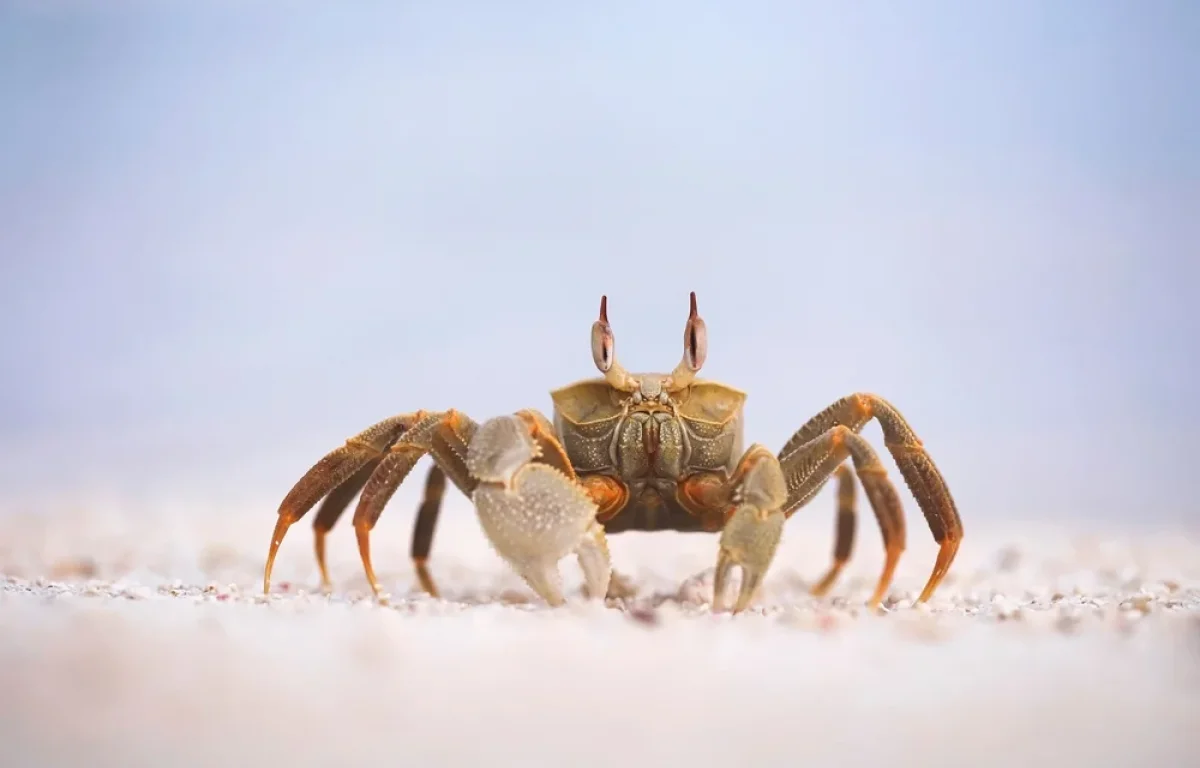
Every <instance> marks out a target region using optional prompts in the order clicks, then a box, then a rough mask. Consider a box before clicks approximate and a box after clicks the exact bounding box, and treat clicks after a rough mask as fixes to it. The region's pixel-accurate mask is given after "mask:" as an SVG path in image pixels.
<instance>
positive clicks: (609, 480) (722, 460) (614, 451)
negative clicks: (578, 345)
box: [550, 374, 746, 533]
mask: <svg viewBox="0 0 1200 768" xmlns="http://www.w3.org/2000/svg"><path fill="white" fill-rule="evenodd" d="M636 378H637V379H638V380H639V381H638V389H637V390H635V392H634V394H633V395H632V396H630V395H626V394H625V393H623V392H621V391H620V390H617V389H615V388H613V387H612V386H611V385H610V384H609V383H608V382H607V381H605V380H604V379H589V380H586V381H581V382H578V383H576V384H572V385H569V386H567V387H563V388H561V389H557V390H554V391H553V392H551V393H550V397H551V399H552V400H553V402H554V426H555V430H556V432H557V433H558V435H559V438H560V439H561V440H562V444H563V448H564V449H565V450H566V452H567V456H568V457H569V458H570V460H571V463H572V464H573V465H574V467H575V471H576V472H577V473H578V474H579V476H580V478H581V479H582V481H583V482H584V483H585V484H589V485H590V486H592V487H597V488H604V489H607V490H608V495H607V496H605V497H604V499H605V500H607V504H606V505H605V506H603V507H602V508H601V510H600V512H599V515H598V516H599V520H600V522H601V523H602V524H603V525H604V528H605V530H606V531H608V532H610V533H617V532H620V531H662V530H671V531H704V530H710V531H711V530H715V529H714V528H713V526H711V525H709V526H707V527H706V526H705V524H704V522H705V521H704V519H703V518H702V516H701V515H698V514H697V511H696V508H695V507H694V506H689V504H688V501H687V497H686V496H684V495H682V494H681V486H682V484H683V483H684V482H685V480H686V479H687V478H688V477H690V476H692V475H694V474H695V473H712V474H715V475H720V476H722V477H725V478H728V477H729V476H730V475H731V474H732V473H733V471H734V469H735V467H736V466H737V461H738V459H739V458H740V457H741V454H742V450H743V426H742V423H743V418H742V403H743V402H744V401H745V399H746V396H745V394H744V393H742V392H740V391H738V390H736V389H733V388H732V387H727V386H725V385H723V384H718V383H716V382H709V381H694V382H692V383H691V384H689V385H688V386H687V387H686V388H684V389H682V390H679V391H677V392H675V393H668V391H667V390H666V389H665V388H663V387H662V386H661V383H662V381H663V380H665V379H667V378H668V377H666V376H661V375H658V374H641V375H640V376H637V377H636Z"/></svg>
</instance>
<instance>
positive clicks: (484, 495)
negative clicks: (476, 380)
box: [467, 416, 611, 606]
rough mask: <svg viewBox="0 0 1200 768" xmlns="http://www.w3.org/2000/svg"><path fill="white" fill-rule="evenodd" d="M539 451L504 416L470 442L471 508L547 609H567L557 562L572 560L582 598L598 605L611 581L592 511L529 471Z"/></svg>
mask: <svg viewBox="0 0 1200 768" xmlns="http://www.w3.org/2000/svg"><path fill="white" fill-rule="evenodd" d="M537 456H538V448H537V443H536V442H535V441H534V439H533V438H532V437H531V435H530V434H529V429H528V427H527V425H526V424H525V422H523V421H522V420H521V419H520V418H519V417H516V416H502V417H499V418H496V419H492V420H490V421H488V422H485V423H484V424H482V425H481V426H480V428H479V430H478V432H476V434H475V435H474V437H473V438H472V440H471V444H470V446H469V447H468V452H467V467H468V469H469V470H470V471H471V473H472V474H474V475H475V477H477V478H478V479H479V480H481V481H482V483H481V484H480V485H479V487H478V488H476V489H475V492H474V494H473V495H472V501H473V502H474V504H475V511H476V513H477V514H478V515H479V522H480V525H481V526H482V528H483V531H484V533H485V534H486V535H487V537H488V540H489V541H490V542H491V544H492V547H493V548H494V549H495V550H496V552H497V553H498V554H499V555H500V556H501V557H502V558H504V560H506V561H507V562H508V563H509V564H510V565H511V566H512V567H513V569H514V570H515V571H516V572H517V573H518V574H520V575H521V577H522V578H523V579H524V580H525V582H526V583H527V584H528V585H529V586H530V588H531V589H533V590H534V592H536V593H537V594H538V595H539V596H540V597H541V598H542V599H544V600H545V601H546V602H547V603H549V604H550V605H554V606H558V605H562V604H563V603H565V602H566V599H565V597H564V596H563V591H562V580H561V576H560V574H559V571H558V562H559V561H560V560H562V559H563V558H564V557H566V556H567V555H569V554H572V553H575V554H576V555H577V557H578V559H579V564H580V567H581V568H582V569H583V572H584V578H585V580H586V582H587V585H588V593H589V594H591V595H599V596H601V598H603V596H604V594H605V593H606V592H607V590H608V582H609V578H610V574H611V570H610V567H611V566H610V561H609V556H608V547H607V545H606V543H605V538H604V530H603V528H602V527H601V526H600V525H599V524H598V523H597V522H596V511H597V507H596V504H595V502H593V501H592V499H591V497H590V496H588V494H587V493H586V492H585V491H584V489H583V488H582V487H581V486H580V485H579V484H578V483H576V482H574V481H572V480H571V479H570V478H569V477H567V476H566V475H564V474H563V473H562V472H560V471H559V470H558V469H555V468H554V467H551V466H549V465H547V464H540V463H534V462H533V460H534V459H535V458H537Z"/></svg>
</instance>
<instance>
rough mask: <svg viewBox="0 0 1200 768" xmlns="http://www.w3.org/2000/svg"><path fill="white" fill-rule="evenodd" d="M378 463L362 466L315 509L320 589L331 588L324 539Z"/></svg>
mask: <svg viewBox="0 0 1200 768" xmlns="http://www.w3.org/2000/svg"><path fill="white" fill-rule="evenodd" d="M379 462H380V459H372V460H370V461H368V462H367V463H366V464H363V465H362V468H361V469H359V470H358V471H357V472H355V473H354V474H353V475H351V476H350V479H349V480H347V481H345V482H344V483H342V484H341V485H339V486H337V487H336V488H334V489H333V490H332V491H330V492H329V495H328V496H326V497H325V500H324V501H322V502H321V506H319V507H317V514H316V517H315V518H314V519H313V553H314V554H315V555H316V557H317V568H318V569H320V571H321V589H324V590H328V589H330V588H331V587H332V584H331V582H330V580H329V568H328V567H327V566H326V564H325V537H326V536H328V535H329V532H330V531H331V530H333V526H334V525H336V524H337V521H338V519H339V518H340V517H341V516H342V513H343V512H345V511H346V508H347V507H348V506H350V502H351V501H353V500H354V497H355V496H357V495H358V494H359V493H360V492H361V491H362V489H363V486H364V485H366V484H367V479H368V478H369V477H371V473H373V472H374V471H375V468H376V467H378V466H379Z"/></svg>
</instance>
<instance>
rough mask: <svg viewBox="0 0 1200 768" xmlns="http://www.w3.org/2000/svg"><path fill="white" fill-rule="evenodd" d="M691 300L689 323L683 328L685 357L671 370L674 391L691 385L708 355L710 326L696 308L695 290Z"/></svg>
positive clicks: (670, 384)
mask: <svg viewBox="0 0 1200 768" xmlns="http://www.w3.org/2000/svg"><path fill="white" fill-rule="evenodd" d="M691 302H692V306H691V311H690V312H689V313H688V320H687V325H686V326H685V327H684V329H683V359H682V360H680V361H679V365H676V366H675V370H674V371H672V372H671V379H670V383H669V385H668V388H669V389H670V390H671V391H672V392H677V391H679V390H681V389H684V388H685V387H688V386H690V385H691V383H692V382H693V381H695V379H696V374H697V373H699V372H700V369H701V368H702V367H703V366H704V359H705V358H706V357H707V356H708V328H707V326H705V324H704V318H702V317H700V313H699V312H698V311H697V310H696V292H695V291H692V294H691Z"/></svg>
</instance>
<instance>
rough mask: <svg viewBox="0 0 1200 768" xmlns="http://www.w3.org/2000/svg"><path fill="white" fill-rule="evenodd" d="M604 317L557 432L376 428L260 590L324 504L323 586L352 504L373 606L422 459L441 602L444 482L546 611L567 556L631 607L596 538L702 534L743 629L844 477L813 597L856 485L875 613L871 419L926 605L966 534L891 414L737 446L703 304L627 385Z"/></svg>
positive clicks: (862, 412) (853, 413)
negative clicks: (377, 547) (794, 528)
mask: <svg viewBox="0 0 1200 768" xmlns="http://www.w3.org/2000/svg"><path fill="white" fill-rule="evenodd" d="M607 307H608V302H607V298H601V300H600V317H599V319H598V320H596V321H595V322H594V323H593V324H592V334H591V347H592V360H593V362H594V364H595V366H596V368H597V370H599V371H600V373H601V374H603V376H602V377H600V378H593V379H586V380H583V381H578V382H576V383H574V384H570V385H567V386H565V387H562V388H559V389H556V390H553V391H552V392H551V393H550V398H551V401H552V403H553V411H552V415H551V418H549V419H548V418H546V417H545V416H544V415H542V414H541V413H539V412H538V411H536V410H532V409H526V410H522V411H518V412H516V413H514V414H510V415H507V416H500V417H496V418H492V419H489V420H486V421H484V422H483V423H477V422H475V421H473V420H472V419H470V418H469V417H468V416H466V415H465V414H463V413H461V412H460V411H456V410H448V411H438V412H427V411H415V412H410V413H404V414H400V415H398V416H393V417H391V418H388V419H385V420H383V421H381V422H379V423H377V424H374V425H372V426H370V427H368V428H367V429H365V430H363V431H362V432H360V433H359V434H357V435H355V436H354V437H352V438H350V439H349V440H347V441H346V444H345V445H344V446H342V447H340V448H338V449H335V450H334V451H331V452H330V453H328V454H327V455H326V456H325V457H324V458H322V459H321V460H320V461H319V462H317V463H316V464H315V465H314V466H313V467H312V468H311V469H310V470H309V471H308V472H307V473H305V475H304V476H303V477H301V478H300V480H299V481H298V482H297V483H296V484H295V485H294V486H293V487H292V489H291V491H290V492H289V493H288V494H287V496H286V497H285V498H284V500H283V502H282V503H281V504H280V507H279V517H278V521H277V522H276V526H275V533H274V535H273V537H272V540H271V548H270V550H269V552H268V555H267V563H266V568H265V573H264V578H263V582H264V583H263V588H264V591H266V590H269V589H270V574H271V567H272V563H273V562H274V559H275V554H276V552H277V551H278V548H279V545H280V543H281V542H282V540H283V536H284V534H285V533H286V531H287V529H288V527H289V526H290V525H292V523H294V522H295V521H297V520H299V519H300V518H301V517H303V516H304V515H305V514H306V513H307V512H308V510H309V509H311V508H312V507H313V506H314V505H315V504H316V503H317V502H318V501H321V506H320V509H318V511H317V515H316V519H315V520H314V523H313V528H314V532H315V543H314V546H315V551H316V557H317V563H318V565H319V567H320V570H321V579H322V583H323V585H325V586H328V583H329V580H328V574H327V572H326V569H325V545H324V542H325V535H326V534H327V533H328V532H329V531H330V530H331V529H332V528H333V525H334V523H336V522H337V520H338V518H339V517H340V516H341V514H342V513H343V512H344V511H345V509H346V508H347V507H348V505H349V504H350V502H351V501H352V500H353V498H354V497H355V496H358V499H359V500H358V504H357V507H356V509H355V513H354V528H355V532H356V535H357V538H358V546H359V553H360V555H361V558H362V562H363V567H364V570H365V572H366V575H367V580H368V582H369V583H370V585H371V588H372V589H373V590H374V591H375V593H376V595H377V596H379V597H380V599H381V600H382V599H383V598H382V595H381V594H380V587H379V583H378V580H377V579H376V578H375V573H374V569H373V568H372V565H371V556H370V532H371V529H372V528H373V527H374V525H375V522H376V521H377V520H378V518H379V516H380V514H381V513H382V511H383V509H384V507H385V506H386V505H387V502H388V500H389V499H390V498H391V496H392V494H393V493H394V492H395V490H396V488H397V487H398V486H399V484H400V483H401V482H402V481H403V480H404V478H405V477H406V476H407V475H408V474H409V473H410V472H411V471H412V469H413V467H414V466H415V465H416V463H417V461H419V460H420V459H421V458H422V457H424V456H431V457H432V458H433V460H434V466H433V467H432V468H431V470H430V472H429V475H428V478H427V480H426V486H425V496H424V498H423V499H422V502H421V506H420V508H419V509H418V513H417V520H416V524H415V526H414V529H413V539H412V558H413V562H414V564H415V566H416V571H417V577H418V580H419V581H420V583H421V585H422V587H423V588H424V589H425V591H426V592H428V593H430V594H431V595H434V596H437V594H438V592H437V588H436V587H435V585H434V582H433V578H432V576H431V575H430V573H429V570H428V567H427V562H426V561H427V559H428V556H429V551H430V548H431V546H432V542H433V533H434V529H435V527H436V523H437V517H438V514H439V510H440V508H441V500H442V495H443V492H444V489H445V484H446V480H447V479H449V480H450V482H452V483H453V484H454V486H455V487H456V488H458V489H459V490H460V491H461V492H462V493H463V494H465V495H466V496H467V497H468V498H469V499H471V501H472V503H473V505H474V507H475V511H476V513H477V515H478V518H479V522H480V525H481V528H482V529H483V532H484V534H485V535H486V536H487V538H488V540H489V541H490V542H491V543H492V545H493V547H494V549H495V550H496V552H497V553H498V554H499V555H500V556H501V557H502V558H503V559H504V560H505V561H506V562H508V563H509V565H511V566H512V567H513V568H514V569H515V570H516V571H517V573H519V574H520V575H521V576H522V578H524V580H525V581H526V583H527V584H528V585H529V586H530V588H532V589H533V590H534V591H535V592H536V593H537V594H538V595H539V596H540V597H541V598H542V599H544V600H545V601H546V602H547V603H549V604H551V605H561V604H562V603H564V602H565V601H566V598H565V596H564V595H563V592H562V585H561V581H560V578H559V573H558V562H559V560H561V559H562V558H564V557H566V556H567V555H569V554H572V553H573V554H575V555H576V557H577V558H578V560H579V564H580V566H581V567H582V569H583V572H584V577H585V583H586V587H587V590H588V592H589V594H591V595H594V596H603V595H605V594H608V595H609V596H614V597H619V596H622V594H623V593H625V594H627V593H628V590H627V588H625V587H623V586H622V585H621V581H620V580H619V579H618V578H616V574H614V573H613V572H612V570H611V567H610V563H609V554H608V547H607V540H606V534H614V533H619V532H623V531H680V532H697V531H704V532H710V533H719V534H720V540H719V544H718V552H717V564H716V569H715V578H714V594H713V607H714V609H719V608H721V607H722V606H723V594H724V589H725V585H726V582H727V580H728V576H729V574H730V573H731V571H732V569H733V567H734V566H738V567H740V569H741V571H742V583H741V587H740V591H739V594H738V597H737V600H736V603H735V605H734V611H735V612H737V611H741V610H743V609H744V608H746V607H747V606H748V605H749V604H750V602H751V601H752V599H753V598H754V596H755V595H756V594H757V591H758V588H759V585H760V584H761V582H762V579H763V576H764V575H765V573H766V571H767V568H768V566H769V565H770V563H771V562H772V560H773V558H774V557H775V553H776V551H777V548H778V544H779V540H780V537H781V536H782V532H783V529H784V522H785V521H786V520H787V519H788V518H789V517H790V516H791V515H792V514H793V513H795V512H796V510H798V509H800V508H802V507H803V506H804V505H805V504H807V503H808V502H809V500H811V499H812V498H813V496H815V495H816V493H817V492H818V491H819V490H820V489H821V488H822V487H824V485H825V484H826V482H827V481H828V480H829V479H830V478H832V477H837V479H838V486H839V487H838V496H837V497H838V509H837V528H836V539H835V543H834V553H833V564H832V566H831V567H830V568H829V570H828V572H827V573H826V575H825V576H824V578H822V579H821V580H820V581H819V582H818V583H817V584H816V585H815V586H814V587H813V592H814V593H815V594H818V595H820V594H823V593H824V592H825V591H827V590H828V589H829V588H830V586H831V585H832V583H833V582H834V580H835V579H836V577H837V576H838V574H839V572H840V571H841V569H842V567H843V566H844V565H845V563H846V561H847V560H848V558H849V556H850V550H851V547H852V544H853V539H854V531H855V520H856V512H855V508H854V478H855V477H857V479H858V481H859V483H860V484H861V486H862V488H863V490H864V491H865V493H866V496H867V500H868V502H869V504H870V506H871V509H872V511H873V512H874V513H875V517H876V519H877V520H878V522H879V527H880V530H881V532H882V534H883V540H884V551H885V562H884V568H883V573H882V575H881V576H880V578H879V582H878V584H877V586H876V589H875V592H874V594H873V595H872V597H871V598H870V600H869V604H870V605H872V606H875V605H878V604H879V602H880V601H881V600H882V599H883V597H884V595H885V593H886V591H887V589H888V587H889V585H890V583H891V580H892V576H893V573H894V570H895V567H896V564H897V562H898V560H899V557H900V555H901V553H902V552H903V551H904V548H905V522H904V516H903V510H902V508H901V504H900V500H899V497H898V496H897V493H896V489H895V486H894V485H893V484H892V482H891V480H890V479H889V478H888V476H887V471H886V470H885V468H884V466H883V464H882V463H881V462H880V460H879V457H878V455H877V454H876V453H875V451H874V449H873V448H872V447H871V446H870V444H869V443H868V442H867V441H866V440H865V439H864V438H863V437H862V436H861V435H860V434H859V433H860V431H861V430H862V428H863V427H864V426H865V425H866V424H867V423H868V422H870V421H872V420H875V421H877V422H878V423H879V424H880V426H881V427H882V429H883V435H884V442H885V445H886V446H887V449H888V452H889V453H890V454H891V455H892V457H893V459H895V461H896V464H897V465H898V466H899V469H900V473H901V476H902V477H903V478H904V481H905V483H906V484H907V485H908V488H909V490H910V491H912V493H913V495H914V496H915V498H916V500H917V503H918V505H919V506H920V507H921V511H922V512H923V513H924V515H925V519H926V521H927V522H928V524H929V528H930V530H931V532H932V533H933V536H934V539H935V540H936V541H937V542H938V543H939V545H940V548H939V551H938V556H937V561H936V562H935V564H934V568H933V572H932V573H931V574H930V576H929V580H928V581H927V582H926V585H925V588H924V590H922V593H921V596H920V598H918V599H919V600H920V601H924V600H927V599H929V597H930V596H931V595H932V594H933V591H934V590H935V589H936V588H937V586H938V584H939V583H940V582H941V580H942V578H943V577H944V576H945V575H946V572H947V571H948V570H949V568H950V565H951V563H952V562H953V560H954V557H955V555H956V553H957V551H958V546H959V542H960V541H961V539H962V522H961V520H960V519H959V516H958V510H957V508H956V506H955V504H954V500H953V499H952V498H951V496H950V492H949V490H948V489H947V487H946V484H945V481H944V480H943V478H942V476H941V473H940V472H939V471H938V469H937V467H936V466H935V465H934V463H933V460H932V459H931V458H930V456H929V454H928V453H927V452H926V451H925V449H924V446H923V444H922V442H921V440H920V439H919V438H918V437H917V435H916V433H915V432H914V431H913V430H912V428H911V427H910V426H909V425H908V422H907V421H906V420H905V419H904V417H902V416H901V415H900V412H899V411H898V410H896V409H895V408H894V407H893V406H892V405H891V404H890V403H888V402H887V401H886V400H884V399H883V398H881V397H878V396H877V395H872V394H867V393H855V394H852V395H848V396H846V397H843V398H841V399H840V400H838V401H836V402H834V403H833V404H831V405H829V406H828V407H826V408H825V409H823V410H821V411H820V412H818V413H817V415H815V416H813V417H812V418H811V419H809V420H808V421H807V422H806V423H805V424H804V425H803V426H801V427H800V429H798V430H797V431H796V432H795V433H794V434H793V435H792V437H791V439H790V440H788V441H787V443H786V444H785V445H784V446H783V448H782V449H781V450H780V451H779V452H778V453H777V454H775V453H772V452H771V451H769V450H767V449H766V448H765V447H764V446H762V445H760V444H757V443H752V444H751V445H749V446H748V447H747V446H745V444H744V443H745V438H744V424H743V406H744V404H745V401H746V394H745V393H744V392H742V391H741V390H738V389H735V388H734V387H731V386H728V385H726V384H721V383H718V382H715V381H711V380H704V379H700V378H697V373H698V372H699V371H700V369H701V367H702V366H703V364H704V361H705V357H706V355H707V346H708V344H707V331H706V328H705V324H704V321H703V320H702V319H701V318H700V315H699V313H698V312H697V309H696V295H695V294H694V293H693V294H692V295H691V309H690V313H689V315H688V319H687V324H686V326H685V328H684V334H683V357H682V359H681V360H680V361H679V363H678V365H676V366H675V368H674V370H672V371H671V372H670V373H667V374H658V373H630V372H629V371H627V370H625V368H623V367H622V366H621V365H620V364H619V363H618V362H617V360H616V355H615V347H614V337H613V332H612V328H611V327H610V326H609V323H608V310H607ZM851 465H852V466H853V472H851V470H850V469H849V466H851ZM322 499H323V501H322Z"/></svg>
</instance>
